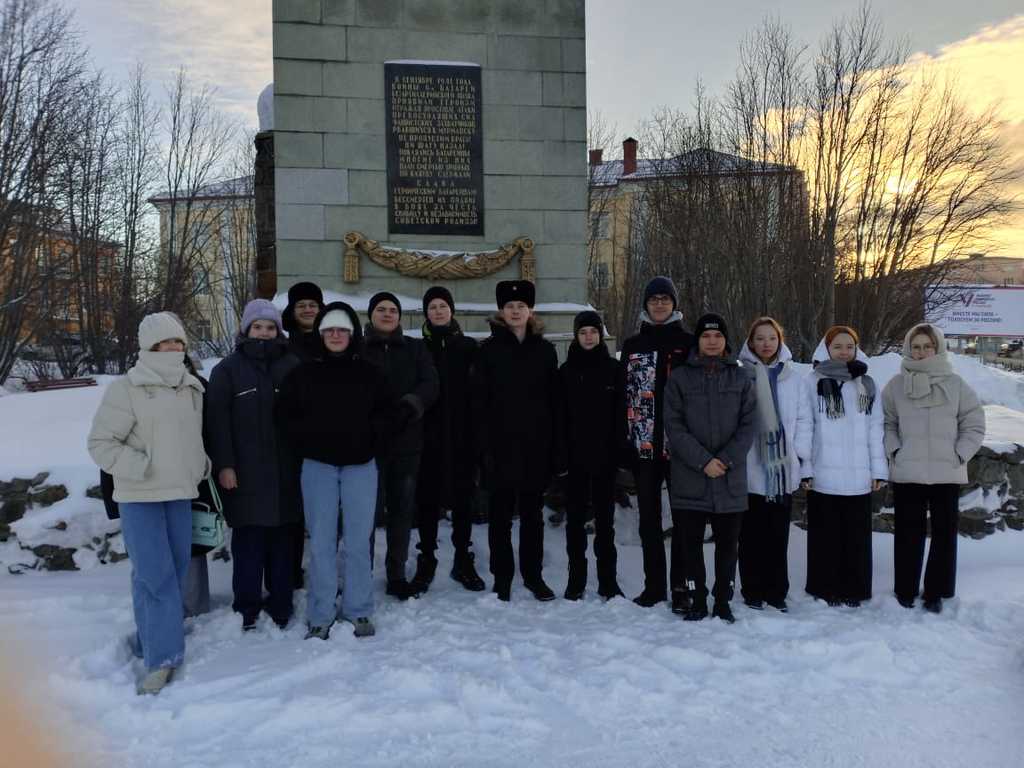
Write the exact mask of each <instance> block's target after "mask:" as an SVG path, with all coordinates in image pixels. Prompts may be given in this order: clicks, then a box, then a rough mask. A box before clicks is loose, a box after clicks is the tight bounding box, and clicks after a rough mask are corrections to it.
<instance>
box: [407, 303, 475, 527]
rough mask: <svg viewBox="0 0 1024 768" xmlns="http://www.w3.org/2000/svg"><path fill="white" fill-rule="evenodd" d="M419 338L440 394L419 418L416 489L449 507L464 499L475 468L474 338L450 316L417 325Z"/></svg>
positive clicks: (471, 483)
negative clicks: (420, 450)
mask: <svg viewBox="0 0 1024 768" xmlns="http://www.w3.org/2000/svg"><path fill="white" fill-rule="evenodd" d="M423 343H424V344H425V345H426V347H427V349H428V350H429V352H430V355H431V357H432V358H433V360H434V367H435V368H436V369H437V374H438V383H439V385H440V394H439V396H438V398H437V401H436V402H435V403H434V405H433V406H431V407H430V408H429V409H428V410H427V412H426V414H425V415H424V417H423V455H422V457H421V458H420V476H419V478H420V479H419V483H418V484H417V486H416V487H417V490H418V491H422V492H423V496H424V498H428V499H440V501H441V505H442V506H443V507H445V508H446V509H452V508H453V507H454V506H455V504H458V503H465V502H466V500H467V499H468V497H469V492H470V489H471V488H472V487H473V479H474V472H475V468H476V450H475V445H474V442H475V441H474V433H473V419H472V404H471V395H472V391H473V390H472V384H471V381H472V376H473V368H474V366H475V365H476V358H477V353H478V347H477V343H476V341H474V340H473V339H471V338H470V337H468V336H464V335H463V334H462V330H461V329H460V328H459V324H458V323H457V322H456V321H455V319H454V318H452V321H451V322H450V323H449V324H448V326H447V327H443V328H437V327H435V326H433V325H431V324H430V323H429V322H425V323H424V324H423Z"/></svg>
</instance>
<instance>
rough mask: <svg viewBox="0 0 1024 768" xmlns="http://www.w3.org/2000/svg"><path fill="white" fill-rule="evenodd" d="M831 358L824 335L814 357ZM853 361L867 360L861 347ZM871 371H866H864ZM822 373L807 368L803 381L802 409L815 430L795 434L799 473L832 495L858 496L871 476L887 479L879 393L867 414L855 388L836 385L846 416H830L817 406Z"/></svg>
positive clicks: (867, 490)
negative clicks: (861, 409) (811, 479)
mask: <svg viewBox="0 0 1024 768" xmlns="http://www.w3.org/2000/svg"><path fill="white" fill-rule="evenodd" d="M828 359H829V354H828V349H827V348H826V347H825V339H824V338H822V340H821V342H819V344H818V347H817V349H815V350H814V355H813V357H812V360H814V361H815V362H817V361H825V360H828ZM857 359H858V360H860V361H861V362H862V363H864V364H865V365H866V364H867V362H868V358H867V355H865V354H864V353H863V352H862V351H861V349H860V347H857ZM868 375H870V370H869V371H868ZM820 379H821V374H820V373H818V372H817V371H811V373H809V374H808V375H807V376H806V377H804V380H803V397H804V400H805V407H806V408H807V409H808V411H809V412H810V414H811V417H812V419H813V425H814V428H813V429H810V430H804V431H803V432H798V433H797V444H796V449H797V454H798V455H799V456H800V475H801V477H811V478H813V479H814V490H815V491H817V492H819V493H828V494H833V495H835V496H859V495H862V494H865V493H871V483H872V481H873V480H887V479H888V478H889V468H888V465H887V464H886V461H885V451H884V450H883V447H882V443H883V439H884V422H883V416H882V403H881V402H880V401H881V395H880V394H876V396H875V402H874V403H873V404H872V407H871V413H861V412H860V411H859V410H858V394H857V387H856V386H855V385H854V384H853V383H852V382H846V383H844V384H843V386H842V387H841V388H840V392H841V393H842V396H843V406H844V410H845V414H844V415H843V416H842V418H838V419H830V418H828V416H827V415H826V414H825V413H824V412H823V411H822V410H821V408H820V407H819V404H818V381H819V380H820Z"/></svg>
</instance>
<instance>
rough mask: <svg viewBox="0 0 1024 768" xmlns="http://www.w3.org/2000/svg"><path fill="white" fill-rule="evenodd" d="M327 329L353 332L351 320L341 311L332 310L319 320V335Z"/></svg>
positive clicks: (346, 313)
mask: <svg viewBox="0 0 1024 768" xmlns="http://www.w3.org/2000/svg"><path fill="white" fill-rule="evenodd" d="M328 328H344V329H346V330H348V331H354V330H355V328H353V327H352V318H351V317H349V316H348V312H346V311H345V310H343V309H332V310H331V311H330V312H328V313H327V314H326V315H324V316H323V318H322V319H321V320H320V333H323V332H324V331H326V330H327V329H328Z"/></svg>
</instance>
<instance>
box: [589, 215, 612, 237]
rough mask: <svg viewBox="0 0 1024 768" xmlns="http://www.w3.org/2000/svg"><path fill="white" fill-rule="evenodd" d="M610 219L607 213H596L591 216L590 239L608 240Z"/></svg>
mask: <svg viewBox="0 0 1024 768" xmlns="http://www.w3.org/2000/svg"><path fill="white" fill-rule="evenodd" d="M608 227H609V217H608V214H607V213H595V214H591V216H590V239H591V240H607V239H608Z"/></svg>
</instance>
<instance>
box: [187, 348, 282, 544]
mask: <svg viewBox="0 0 1024 768" xmlns="http://www.w3.org/2000/svg"><path fill="white" fill-rule="evenodd" d="M299 365H300V363H299V360H298V358H296V357H295V356H294V355H292V354H290V353H289V351H288V343H287V342H286V341H285V340H284V339H283V338H281V337H278V338H275V339H268V340H265V341H261V340H259V339H250V338H245V337H239V339H238V340H237V342H236V344H235V351H234V352H232V353H231V354H230V355H228V356H227V357H226V358H224V359H223V360H222V361H221V362H219V363H218V364H217V365H216V367H214V369H213V372H212V373H211V374H210V385H209V387H208V388H207V391H206V429H207V435H208V440H207V445H208V448H209V451H210V458H211V460H212V461H213V469H214V472H215V473H219V472H220V471H221V470H222V469H225V468H231V469H233V470H234V471H235V474H236V475H237V477H238V487H237V488H235V489H233V490H227V489H224V488H220V495H221V499H222V500H223V502H224V516H225V518H226V519H227V521H228V524H229V525H231V526H232V527H235V526H240V525H259V526H277V525H284V524H287V523H297V522H299V521H300V520H301V519H302V500H301V494H300V491H299V464H298V461H297V459H296V458H295V456H294V454H293V453H292V451H291V450H290V448H289V445H288V440H287V438H286V437H285V436H284V435H283V434H282V433H281V432H280V427H279V426H278V425H277V424H275V421H274V406H275V403H276V401H277V398H278V395H279V392H280V388H281V383H282V382H283V381H284V379H285V377H287V375H288V374H289V373H291V371H292V370H293V369H294V368H296V367H297V366H299Z"/></svg>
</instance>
